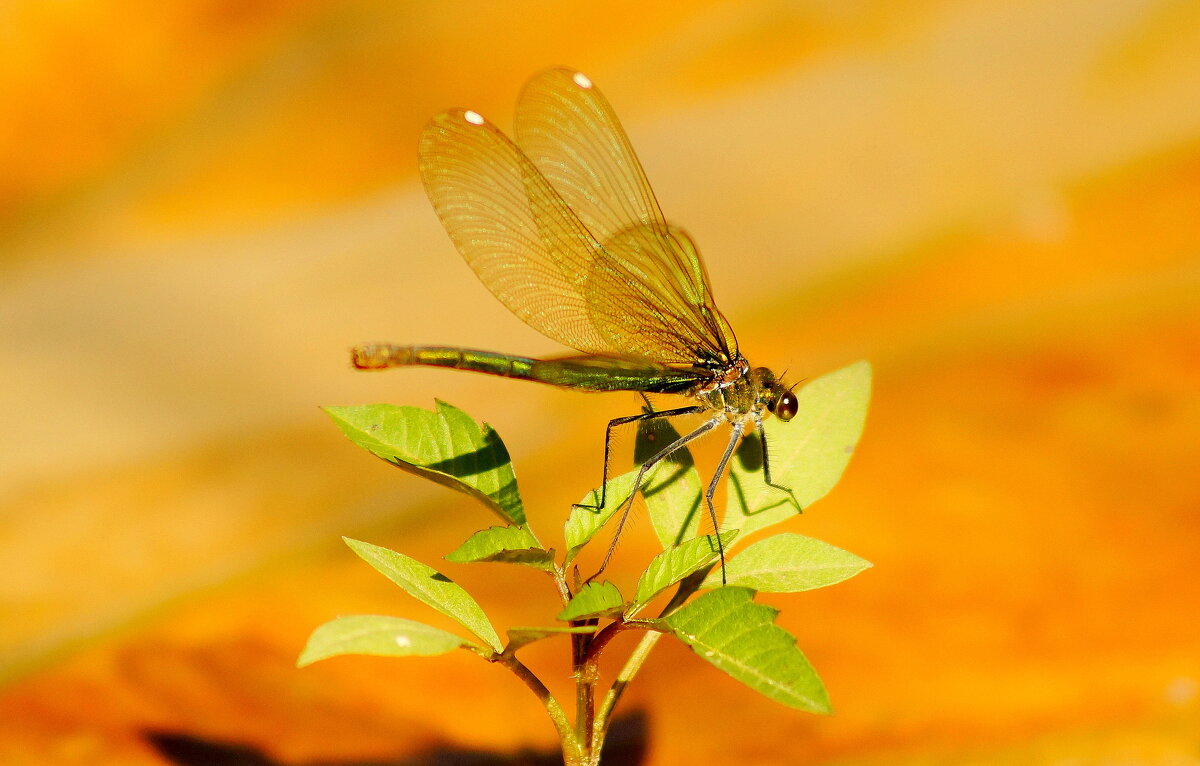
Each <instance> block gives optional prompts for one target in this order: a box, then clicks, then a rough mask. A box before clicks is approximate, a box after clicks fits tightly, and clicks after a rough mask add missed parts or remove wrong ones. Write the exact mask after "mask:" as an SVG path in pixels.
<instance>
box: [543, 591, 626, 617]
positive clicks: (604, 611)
mask: <svg viewBox="0 0 1200 766" xmlns="http://www.w3.org/2000/svg"><path fill="white" fill-rule="evenodd" d="M624 608H625V600H624V599H622V598H621V591H619V590H617V586H615V585H613V584H612V583H610V582H607V581H606V582H590V583H588V584H587V585H584V586H583V587H582V588H580V589H579V592H578V593H576V594H575V595H574V596H572V597H571V600H570V601H568V602H567V605H566V607H564V608H563V610H562V611H561V612H559V613H558V619H560V620H562V621H564V622H568V621H570V620H584V619H590V618H592V617H604V616H607V615H610V614H615V613H617V612H620V611H621V610H623V609H624Z"/></svg>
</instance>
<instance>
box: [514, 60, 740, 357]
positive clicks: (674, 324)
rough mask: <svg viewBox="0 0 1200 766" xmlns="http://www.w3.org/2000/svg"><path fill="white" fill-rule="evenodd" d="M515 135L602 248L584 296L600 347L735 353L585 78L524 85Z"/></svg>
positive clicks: (690, 256)
mask: <svg viewBox="0 0 1200 766" xmlns="http://www.w3.org/2000/svg"><path fill="white" fill-rule="evenodd" d="M516 137H517V143H518V145H519V146H520V147H521V149H522V151H524V152H525V154H526V155H527V156H528V157H529V159H530V161H531V162H532V163H533V164H534V165H535V166H536V167H537V168H538V170H539V171H541V173H542V175H543V176H544V177H545V178H546V180H547V181H549V183H550V185H551V186H553V187H554V189H555V190H556V191H557V192H558V193H559V195H560V196H561V197H562V199H563V200H564V201H565V202H566V204H567V205H569V206H570V208H571V210H572V211H573V212H574V213H575V214H576V216H577V217H578V219H579V221H580V222H581V223H582V224H583V225H584V226H585V227H586V229H587V230H588V231H589V232H590V233H591V235H592V236H593V237H594V238H595V239H596V240H597V241H598V242H600V243H601V245H602V246H603V251H602V252H600V253H598V254H597V256H596V259H595V261H594V265H593V269H592V272H591V273H590V275H589V278H588V282H587V284H586V285H585V286H584V289H583V296H584V297H585V299H586V300H587V302H588V303H589V304H590V306H591V314H592V321H593V324H594V326H595V327H596V329H597V331H598V332H599V333H600V335H601V336H602V337H604V338H605V339H606V341H607V342H608V343H610V344H612V345H615V346H617V347H620V348H626V349H632V350H633V351H634V352H635V353H638V354H640V355H643V356H647V357H650V358H653V359H657V360H660V361H663V362H668V363H676V364H690V363H694V362H695V361H697V359H696V357H697V355H698V354H699V355H703V356H705V357H708V358H710V359H715V360H728V359H730V358H732V357H733V356H735V355H736V354H737V339H736V338H735V336H734V334H733V331H732V329H731V328H730V327H729V324H728V323H727V322H726V321H725V319H724V317H723V316H722V315H721V313H720V311H719V310H718V309H717V307H716V304H715V303H714V301H713V298H712V292H711V290H710V289H709V286H708V285H709V280H708V275H707V273H706V272H705V269H704V264H703V261H702V260H701V259H700V254H699V251H698V250H697V248H696V247H695V244H694V243H693V242H692V240H691V238H690V237H688V235H687V234H686V233H685V232H684V231H683V230H682V229H679V228H677V227H674V226H672V225H671V224H669V223H668V222H667V221H666V219H665V218H664V217H663V214H662V210H661V209H660V208H659V205H658V200H657V199H656V198H655V196H654V192H653V191H652V190H651V188H650V184H649V181H648V180H647V179H646V175H645V172H644V171H643V170H642V167H641V163H640V162H638V159H637V155H636V154H635V153H634V151H633V147H632V145H631V144H630V143H629V138H628V137H627V136H626V135H625V131H624V130H623V129H622V127H621V123H620V121H619V120H618V119H617V116H616V113H615V112H614V111H613V109H612V106H611V105H610V104H609V103H608V101H607V99H605V98H604V96H603V94H601V93H600V91H599V90H598V89H597V88H596V87H595V86H594V85H593V84H592V82H591V81H590V80H589V79H588V78H587V77H586V76H584V75H583V74H582V73H580V72H575V71H572V70H569V69H552V70H549V71H547V72H543V73H542V74H540V75H538V76H536V77H534V78H533V79H532V80H530V81H529V83H528V84H527V85H526V86H525V89H524V91H522V94H521V98H520V101H519V103H518V106H517V119H516ZM631 344H632V345H631Z"/></svg>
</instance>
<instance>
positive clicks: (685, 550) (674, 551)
mask: <svg viewBox="0 0 1200 766" xmlns="http://www.w3.org/2000/svg"><path fill="white" fill-rule="evenodd" d="M737 534H738V533H737V530H729V531H727V532H722V533H721V544H722V545H723V546H725V547H726V548H728V547H729V544H730V543H731V542H733V538H735V537H737ZM719 551H720V549H719V548H718V547H717V536H716V535H701V536H700V537H696V538H693V539H691V540H688V541H687V542H685V543H683V544H682V545H677V546H674V547H671V548H668V549H667V550H665V551H663V552H662V553H660V554H658V555H657V556H655V557H654V558H653V559H651V560H650V565H649V566H647V567H646V571H644V572H642V576H641V578H640V579H639V580H638V584H637V594H636V595H635V596H634V598H633V602H634V603H635V604H638V605H641V604H645V603H646V602H647V601H649V600H650V599H652V598H654V597H655V596H657V595H658V594H659V593H662V592H663V591H664V590H666V589H667V588H669V587H671V586H672V585H674V584H675V583H677V582H679V581H680V580H682V579H683V578H685V577H687V576H688V575H690V574H691V573H692V572H695V571H696V570H698V569H700V568H701V567H703V566H705V565H707V564H711V563H712V562H714V561H716V560H717V557H718V555H719ZM718 579H719V578H718Z"/></svg>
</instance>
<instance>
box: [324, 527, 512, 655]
mask: <svg viewBox="0 0 1200 766" xmlns="http://www.w3.org/2000/svg"><path fill="white" fill-rule="evenodd" d="M342 539H343V540H345V541H346V545H349V546H350V549H351V550H353V551H354V552H355V553H357V554H358V555H359V556H360V557H361V558H362V559H363V561H365V562H367V563H368V564H370V565H371V566H373V567H374V568H375V569H376V570H377V571H379V572H380V573H381V574H383V576H384V577H387V578H388V579H389V580H391V581H392V582H394V583H396V584H397V585H399V586H400V587H401V588H403V589H404V590H405V591H406V592H407V593H408V594H409V595H411V596H413V597H414V598H416V599H417V600H419V601H423V602H425V603H426V604H428V605H429V606H431V607H433V608H434V609H436V610H438V611H439V612H441V613H442V614H444V615H446V616H447V617H450V618H451V619H454V620H457V621H458V622H459V623H460V624H461V625H462V626H463V627H465V628H466V629H467V630H469V631H471V632H472V633H474V634H475V635H476V636H478V637H479V638H480V639H482V640H483V642H484V643H486V644H487V645H488V646H490V647H492V648H493V649H495V650H496V651H497V652H498V651H500V649H501V646H500V636H498V635H496V629H495V628H493V627H492V623H490V622H489V621H488V618H487V615H485V614H484V613H483V609H481V608H480V606H479V604H478V603H477V602H476V601H475V599H473V598H471V596H470V594H468V593H467V592H466V591H465V590H463V589H462V588H461V587H459V586H458V585H455V584H454V582H453V581H451V580H450V578H449V577H446V575H444V574H442V573H441V572H438V571H437V570H436V569H434V568H433V567H430V566H428V565H426V564H422V563H421V562H419V561H417V560H416V559H412V558H409V557H408V556H405V555H404V554H403V553H396V552H395V551H392V550H388V549H387V548H382V547H380V546H378V545H371V544H370V543H364V542H362V541H360V540H351V539H350V538H348V537H343V538H342Z"/></svg>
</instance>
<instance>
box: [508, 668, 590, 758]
mask: <svg viewBox="0 0 1200 766" xmlns="http://www.w3.org/2000/svg"><path fill="white" fill-rule="evenodd" d="M494 658H495V661H496V662H499V663H500V664H502V665H504V666H505V667H506V668H508V669H509V670H511V671H512V672H513V673H515V674H516V676H517V678H520V679H521V681H523V682H524V683H525V685H526V686H528V687H529V688H530V689H531V690H532V691H533V693H534V695H535V696H537V698H538V699H539V700H541V702H542V705H543V706H545V708H546V712H547V713H548V714H549V715H550V720H551V721H552V722H553V723H554V728H555V729H556V730H557V731H558V738H559V739H560V740H562V747H563V758H564V760H565V762H566V763H567V764H568V766H572V765H573V764H582V763H584V762H585V761H584V760H583V759H584V758H586V753H585V752H584V747H583V743H584V741H585V740H581V739H580V738H579V737H578V736H576V734H575V732H574V731H573V730H572V729H571V722H570V721H568V720H567V714H566V712H564V711H563V709H562V705H560V704H558V700H556V699H555V698H554V695H553V694H551V693H550V690H549V689H547V688H546V685H545V684H544V683H542V680H541V679H540V678H538V677H537V676H535V675H534V674H533V671H532V670H530V669H529V668H527V667H526V666H525V663H523V662H521V661H520V660H518V659H517V658H516V657H515V656H513V655H511V654H497V655H495V656H494Z"/></svg>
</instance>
